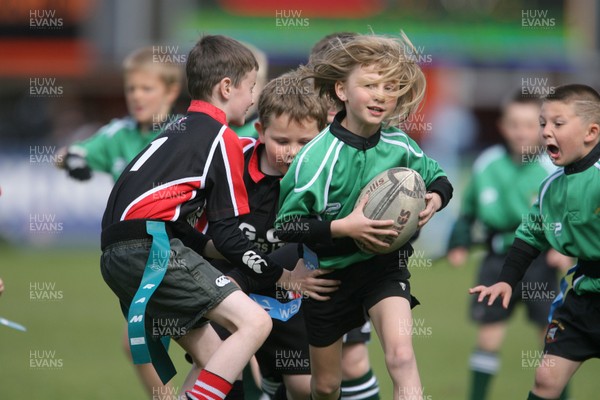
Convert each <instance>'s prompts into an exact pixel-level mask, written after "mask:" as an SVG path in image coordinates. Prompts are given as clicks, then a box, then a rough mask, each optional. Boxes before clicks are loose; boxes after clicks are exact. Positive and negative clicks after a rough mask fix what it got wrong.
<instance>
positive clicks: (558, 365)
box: [532, 354, 581, 399]
mask: <svg viewBox="0 0 600 400" xmlns="http://www.w3.org/2000/svg"><path fill="white" fill-rule="evenodd" d="M580 366H581V362H578V361H571V360H567V359H566V358H562V357H558V356H555V355H552V354H544V356H543V357H542V360H541V361H540V366H539V367H538V368H537V369H536V371H535V383H534V385H533V390H532V392H533V394H535V395H537V396H540V397H543V398H546V399H558V397H559V396H560V395H561V393H562V391H563V389H564V388H565V386H566V385H567V383H568V382H569V380H570V379H571V377H572V376H573V374H574V373H575V372H576V371H577V369H578V368H579V367H580Z"/></svg>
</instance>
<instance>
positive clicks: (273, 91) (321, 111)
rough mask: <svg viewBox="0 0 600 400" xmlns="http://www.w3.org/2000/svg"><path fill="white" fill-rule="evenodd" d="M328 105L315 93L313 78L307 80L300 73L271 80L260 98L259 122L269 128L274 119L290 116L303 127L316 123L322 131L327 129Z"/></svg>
mask: <svg viewBox="0 0 600 400" xmlns="http://www.w3.org/2000/svg"><path fill="white" fill-rule="evenodd" d="M327 110H328V104H327V102H326V101H325V99H323V98H322V97H320V96H319V95H317V93H316V92H315V90H314V84H313V82H312V80H311V79H303V76H302V74H301V73H300V72H299V71H298V70H294V71H290V72H287V73H285V74H283V75H281V76H279V77H277V78H275V79H273V80H271V81H270V82H269V83H267V85H266V86H265V88H264V89H263V91H262V92H261V94H260V97H259V98H258V120H259V121H260V123H261V124H262V126H263V128H264V129H266V128H267V127H268V126H269V124H270V123H271V121H272V118H277V117H280V116H281V115H283V114H286V115H287V116H288V117H289V119H290V121H295V122H297V123H299V124H302V123H304V122H305V121H306V120H314V121H315V122H316V123H317V128H318V129H319V131H321V130H323V129H324V128H325V126H327Z"/></svg>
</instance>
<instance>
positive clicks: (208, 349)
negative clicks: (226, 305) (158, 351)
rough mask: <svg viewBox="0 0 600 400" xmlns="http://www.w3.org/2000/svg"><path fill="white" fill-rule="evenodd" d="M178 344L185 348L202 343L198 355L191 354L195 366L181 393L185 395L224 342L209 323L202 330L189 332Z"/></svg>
mask: <svg viewBox="0 0 600 400" xmlns="http://www.w3.org/2000/svg"><path fill="white" fill-rule="evenodd" d="M177 343H178V344H179V345H180V346H181V347H183V348H186V347H194V344H195V343H202V345H201V346H200V347H199V348H198V351H197V353H196V354H191V353H190V355H191V357H192V361H193V364H192V368H191V369H190V372H189V373H188V375H187V376H186V378H185V381H184V382H183V386H182V387H181V390H180V391H181V393H184V392H185V391H186V390H191V389H192V387H193V386H194V383H195V382H196V378H198V374H199V373H200V370H201V369H202V368H203V367H204V366H205V365H206V364H207V363H208V360H209V359H210V357H212V355H213V354H214V353H215V351H216V350H217V348H218V347H219V346H220V345H221V344H222V343H223V341H222V340H221V338H220V337H219V335H218V334H217V332H215V330H214V329H213V327H212V326H211V325H210V324H209V323H207V324H205V325H203V326H201V327H200V328H197V329H193V330H191V331H189V332H188V334H187V335H185V336H184V337H182V338H181V339H178V340H177Z"/></svg>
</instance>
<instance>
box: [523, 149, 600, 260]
mask: <svg viewBox="0 0 600 400" xmlns="http://www.w3.org/2000/svg"><path fill="white" fill-rule="evenodd" d="M516 237H517V238H518V239H521V240H523V241H524V242H526V243H527V244H529V245H530V246H533V247H535V248H536V249H538V250H545V249H547V248H549V247H552V248H554V249H556V250H558V251H559V252H561V253H563V254H565V255H568V256H571V257H577V258H578V259H579V260H580V261H581V260H590V261H600V144H599V145H597V146H596V147H595V148H594V149H593V150H592V151H591V152H590V153H589V154H588V155H587V156H586V157H584V158H583V159H581V160H579V161H577V162H575V163H573V164H571V165H568V166H566V167H564V168H559V169H557V170H556V172H554V173H552V174H551V175H550V176H548V177H547V178H546V179H545V180H544V181H543V182H542V184H541V186H540V191H539V196H538V200H537V202H536V203H535V204H534V205H533V207H532V208H531V211H530V212H529V215H528V216H527V217H526V220H525V221H524V222H523V223H522V224H521V225H520V226H519V228H518V230H517V232H516Z"/></svg>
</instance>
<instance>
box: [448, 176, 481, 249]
mask: <svg viewBox="0 0 600 400" xmlns="http://www.w3.org/2000/svg"><path fill="white" fill-rule="evenodd" d="M475 188H476V185H475V180H474V179H471V180H470V181H469V183H468V184H467V187H466V189H465V192H464V194H463V199H462V203H461V207H460V214H459V217H458V219H457V220H456V223H455V224H454V227H453V228H452V232H451V233H450V239H449V241H448V249H453V248H456V247H470V246H471V243H472V238H471V227H472V226H473V223H474V222H475V220H476V219H477V191H476V189H475Z"/></svg>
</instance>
